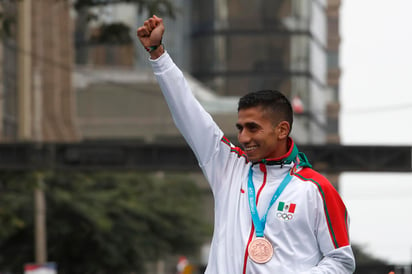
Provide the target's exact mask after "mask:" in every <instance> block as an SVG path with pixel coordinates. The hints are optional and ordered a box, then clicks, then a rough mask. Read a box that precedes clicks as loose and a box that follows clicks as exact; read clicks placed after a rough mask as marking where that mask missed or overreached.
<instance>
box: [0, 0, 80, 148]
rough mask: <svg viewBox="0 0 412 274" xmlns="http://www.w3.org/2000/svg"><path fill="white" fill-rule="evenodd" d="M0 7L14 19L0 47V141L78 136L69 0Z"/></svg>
mask: <svg viewBox="0 0 412 274" xmlns="http://www.w3.org/2000/svg"><path fill="white" fill-rule="evenodd" d="M1 5H2V8H3V10H4V12H5V14H7V15H9V16H11V17H13V18H16V19H17V20H15V22H16V23H15V24H13V25H12V27H11V33H10V34H9V35H8V36H6V38H5V39H4V40H3V41H2V45H1V47H2V59H1V63H2V66H1V67H2V72H1V80H2V83H1V88H2V95H3V96H2V97H1V98H2V104H1V109H0V112H1V119H2V122H1V127H0V130H1V132H0V140H2V141H11V142H12V141H41V142H57V141H74V140H77V139H78V137H79V136H78V131H77V127H76V125H75V104H74V103H75V102H74V90H73V88H72V69H73V57H74V55H73V53H74V50H73V46H72V44H73V29H72V28H73V23H72V17H71V15H70V11H71V9H70V3H68V2H66V1H54V0H36V1H34V0H25V1H11V2H10V1H4V2H2V4H1Z"/></svg>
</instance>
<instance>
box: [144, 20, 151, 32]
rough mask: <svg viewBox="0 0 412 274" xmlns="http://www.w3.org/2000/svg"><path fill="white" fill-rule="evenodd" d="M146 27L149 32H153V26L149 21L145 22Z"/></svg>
mask: <svg viewBox="0 0 412 274" xmlns="http://www.w3.org/2000/svg"><path fill="white" fill-rule="evenodd" d="M144 26H145V27H146V28H147V30H148V31H149V32H151V31H152V30H153V28H152V26H151V25H150V23H149V20H146V21H144Z"/></svg>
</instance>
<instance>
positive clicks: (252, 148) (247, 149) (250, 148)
mask: <svg viewBox="0 0 412 274" xmlns="http://www.w3.org/2000/svg"><path fill="white" fill-rule="evenodd" d="M256 148H257V146H253V147H247V148H245V150H246V151H251V150H254V149H256Z"/></svg>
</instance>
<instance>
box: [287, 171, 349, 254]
mask: <svg viewBox="0 0 412 274" xmlns="http://www.w3.org/2000/svg"><path fill="white" fill-rule="evenodd" d="M294 175H295V176H297V177H299V178H300V179H302V180H304V181H308V182H312V183H313V184H314V185H315V186H316V188H317V189H318V191H319V194H320V196H321V197H322V200H323V208H324V211H325V217H326V221H327V223H328V228H329V234H330V237H331V240H332V242H333V244H334V246H335V248H339V247H342V246H347V245H349V233H348V226H347V211H346V207H345V204H344V203H343V201H342V199H341V197H340V196H339V194H338V192H337V191H336V189H335V188H334V187H333V185H332V184H331V183H330V182H329V181H328V179H326V178H325V177H324V176H323V175H321V174H319V173H318V172H316V171H314V170H313V169H311V168H303V169H302V170H301V171H299V172H298V173H295V174H294Z"/></svg>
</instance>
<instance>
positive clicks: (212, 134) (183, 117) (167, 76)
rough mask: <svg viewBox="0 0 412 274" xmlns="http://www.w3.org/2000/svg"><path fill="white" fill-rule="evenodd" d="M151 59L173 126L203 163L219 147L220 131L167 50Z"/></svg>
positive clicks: (221, 134) (202, 163)
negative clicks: (174, 125)
mask: <svg viewBox="0 0 412 274" xmlns="http://www.w3.org/2000/svg"><path fill="white" fill-rule="evenodd" d="M150 62H151V64H152V68H153V71H154V74H155V76H156V79H157V81H158V83H159V85H160V88H161V90H162V92H163V95H164V97H165V99H166V102H167V104H168V107H169V109H170V112H171V113H172V117H173V120H174V122H175V124H176V127H177V128H178V129H179V131H180V132H181V133H182V135H183V137H184V138H185V140H186V142H187V143H188V144H189V146H190V147H191V149H192V151H193V152H194V154H195V156H196V158H197V160H198V161H199V163H200V165H201V166H202V165H205V164H206V163H208V162H209V161H210V160H211V158H212V157H213V155H215V154H216V153H217V151H218V150H219V145H220V140H221V139H222V137H223V132H222V131H221V130H220V128H219V127H218V126H217V125H216V123H215V122H214V121H213V119H212V117H211V116H210V115H209V113H207V112H206V111H205V110H204V109H203V107H202V106H201V105H200V103H199V102H198V101H197V100H196V99H195V97H194V95H193V93H192V91H191V90H190V88H189V85H188V83H187V82H186V79H185V78H184V76H183V73H182V71H181V70H180V69H179V68H178V67H177V66H176V65H175V64H174V62H173V61H172V59H171V58H170V56H169V54H168V53H167V52H165V53H164V54H163V55H162V56H160V57H159V58H157V59H156V60H151V59H150Z"/></svg>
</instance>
